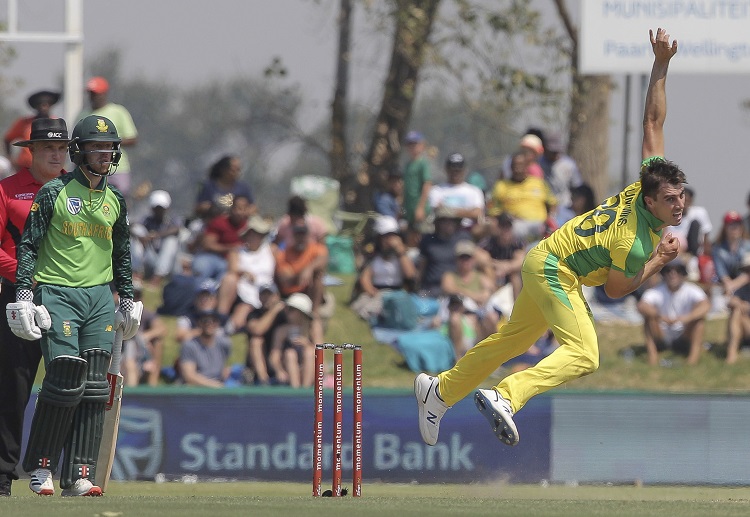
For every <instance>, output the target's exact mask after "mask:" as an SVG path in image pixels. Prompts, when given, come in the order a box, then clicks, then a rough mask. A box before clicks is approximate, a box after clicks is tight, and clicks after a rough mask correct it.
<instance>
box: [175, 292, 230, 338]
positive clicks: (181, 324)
mask: <svg viewBox="0 0 750 517" xmlns="http://www.w3.org/2000/svg"><path fill="white" fill-rule="evenodd" d="M216 289H217V286H216V283H215V282H214V281H212V280H204V281H203V282H201V283H200V285H199V286H198V289H197V292H196V291H193V293H192V294H191V295H190V298H189V299H190V300H192V303H191V304H190V307H189V308H188V310H187V311H186V312H185V313H184V314H182V315H180V316H178V318H177V322H176V328H175V339H176V340H177V342H178V343H180V344H185V343H187V342H188V341H190V340H191V339H194V338H196V337H198V336H199V335H200V328H199V327H198V315H200V314H203V313H206V312H216V307H217V306H218V305H219V298H218V296H217V294H216ZM221 332H222V333H223V332H224V330H223V329H222V330H221Z"/></svg>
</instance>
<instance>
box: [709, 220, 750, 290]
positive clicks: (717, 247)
mask: <svg viewBox="0 0 750 517" xmlns="http://www.w3.org/2000/svg"><path fill="white" fill-rule="evenodd" d="M743 234H744V229H743V227H742V216H741V215H740V214H739V212H736V211H734V210H730V211H729V212H727V213H726V214H725V215H724V225H723V226H722V228H721V233H720V234H719V238H718V239H717V240H716V242H715V243H714V245H713V247H712V249H713V257H714V267H715V268H716V277H717V278H718V279H719V282H721V286H722V287H723V289H724V294H725V295H726V296H727V297H729V296H732V294H733V293H734V292H735V291H736V290H737V289H739V288H740V287H742V286H743V285H745V284H746V283H748V281H750V274H748V273H746V272H742V271H740V264H741V262H742V257H743V256H744V255H745V253H747V252H750V240H748V239H746V238H745V237H744V235H743Z"/></svg>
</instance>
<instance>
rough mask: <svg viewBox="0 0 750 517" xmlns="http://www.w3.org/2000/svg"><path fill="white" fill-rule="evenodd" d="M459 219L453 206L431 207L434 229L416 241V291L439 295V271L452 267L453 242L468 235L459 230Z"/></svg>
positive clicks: (468, 237)
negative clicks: (417, 244) (417, 279)
mask: <svg viewBox="0 0 750 517" xmlns="http://www.w3.org/2000/svg"><path fill="white" fill-rule="evenodd" d="M460 221H461V219H460V217H459V216H458V215H457V211H456V210H455V209H453V208H449V207H447V206H441V207H439V208H438V209H436V210H435V233H432V234H429V235H425V236H424V237H423V238H422V241H421V242H420V244H419V258H418V261H417V271H418V274H417V276H418V278H419V279H420V285H419V289H420V292H419V294H420V295H422V296H429V297H438V296H440V295H441V294H442V292H443V290H442V281H443V274H444V273H445V272H446V271H455V270H456V255H455V248H456V243H457V242H458V241H460V240H466V239H471V236H470V235H469V234H468V232H466V231H463V230H461V222H460Z"/></svg>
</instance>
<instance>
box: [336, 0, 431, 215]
mask: <svg viewBox="0 0 750 517" xmlns="http://www.w3.org/2000/svg"><path fill="white" fill-rule="evenodd" d="M439 4H440V0H394V2H393V17H394V19H395V28H394V35H393V45H392V47H391V60H390V66H389V70H388V75H387V77H386V80H385V84H384V90H383V98H382V102H381V104H380V112H379V113H378V116H377V118H376V120H375V125H374V128H373V135H372V140H371V143H370V147H369V150H368V152H367V158H366V159H365V161H364V163H363V164H362V166H361V167H360V168H359V170H358V172H357V175H356V182H355V184H354V185H352V186H350V185H346V186H344V188H345V189H346V190H347V192H345V198H346V199H351V204H350V206H347V208H348V209H350V210H358V211H362V210H367V209H370V208H371V204H372V190H373V181H375V182H376V183H377V182H378V181H377V177H376V175H378V174H380V173H381V171H383V170H387V169H389V168H392V167H395V166H396V165H397V160H398V153H399V151H400V149H401V147H400V143H401V135H402V134H403V133H404V131H405V129H406V126H407V124H408V122H409V118H410V116H411V110H412V106H413V103H414V98H415V96H416V92H417V85H418V83H419V71H420V69H421V67H422V63H423V60H424V55H425V51H426V48H427V43H428V38H429V36H430V32H431V30H432V26H433V23H434V21H435V17H436V14H437V9H438V5H439Z"/></svg>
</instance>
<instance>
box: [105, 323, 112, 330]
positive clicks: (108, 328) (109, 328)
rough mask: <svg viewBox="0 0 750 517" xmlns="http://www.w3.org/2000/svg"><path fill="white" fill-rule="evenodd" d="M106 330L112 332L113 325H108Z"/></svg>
mask: <svg viewBox="0 0 750 517" xmlns="http://www.w3.org/2000/svg"><path fill="white" fill-rule="evenodd" d="M104 332H112V325H107V327H106V328H105V329H104Z"/></svg>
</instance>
